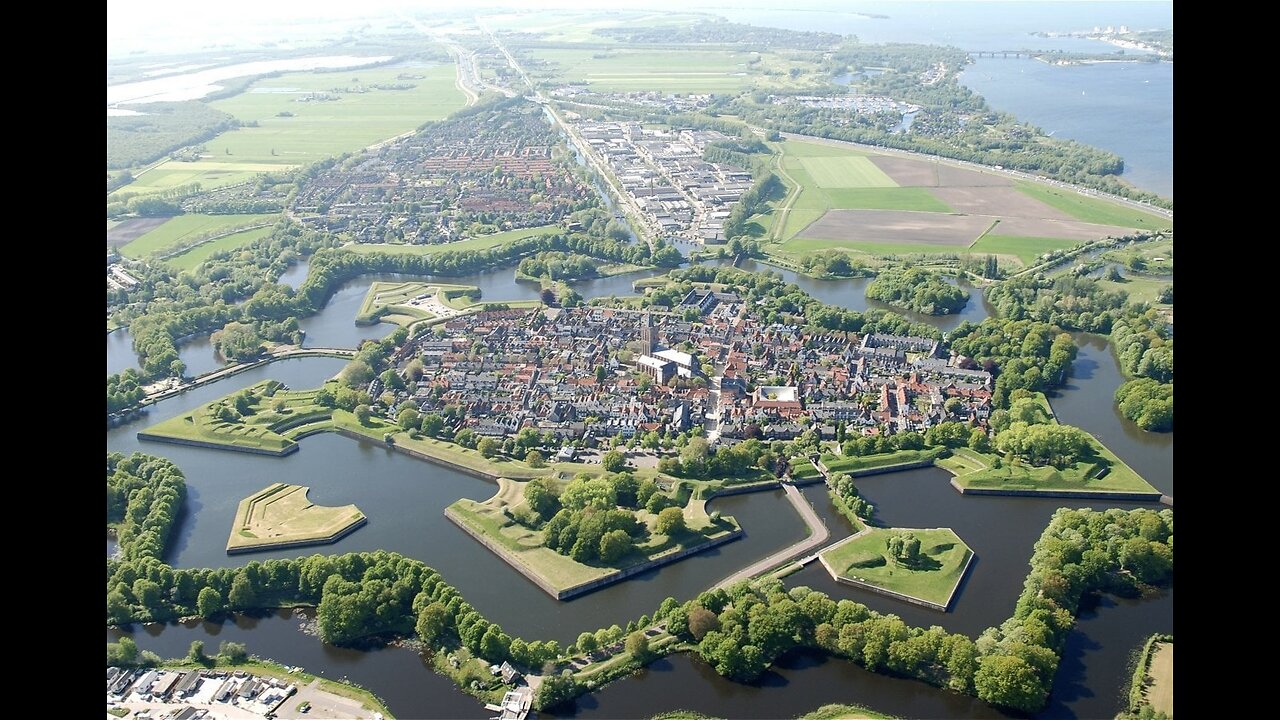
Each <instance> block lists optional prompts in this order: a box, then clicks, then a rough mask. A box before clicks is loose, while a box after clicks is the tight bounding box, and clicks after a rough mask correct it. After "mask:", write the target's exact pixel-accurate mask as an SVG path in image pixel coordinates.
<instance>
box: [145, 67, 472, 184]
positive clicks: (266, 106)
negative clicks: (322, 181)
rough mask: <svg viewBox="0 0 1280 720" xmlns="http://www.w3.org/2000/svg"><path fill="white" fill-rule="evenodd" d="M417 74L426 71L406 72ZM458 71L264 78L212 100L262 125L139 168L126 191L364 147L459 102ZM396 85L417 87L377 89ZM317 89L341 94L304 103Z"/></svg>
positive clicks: (223, 180) (249, 173)
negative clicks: (199, 152) (197, 155)
mask: <svg viewBox="0 0 1280 720" xmlns="http://www.w3.org/2000/svg"><path fill="white" fill-rule="evenodd" d="M402 75H403V76H405V77H401V76H402ZM416 75H421V76H422V77H421V78H416V77H408V76H416ZM455 77H456V72H455V70H454V66H453V65H451V64H450V65H438V66H434V67H424V68H373V69H363V70H352V71H346V70H343V71H339V72H325V73H316V72H297V73H288V74H285V75H281V76H280V77H275V78H264V79H261V80H258V81H256V82H255V83H253V84H252V85H251V86H249V88H248V89H247V90H246V91H245V92H243V93H241V94H240V95H237V96H235V97H232V98H228V99H226V100H218V101H215V102H214V103H211V105H212V106H213V107H215V108H217V109H219V110H222V111H224V112H228V113H230V114H232V115H234V116H235V117H236V118H238V119H239V120H241V121H243V122H246V123H257V126H256V127H242V128H240V129H238V130H233V131H230V132H225V133H222V134H221V135H219V136H218V137H216V138H214V139H212V140H209V141H207V142H205V143H204V146H205V148H206V150H205V154H204V156H203V157H202V159H200V160H199V161H197V162H183V161H178V160H165V161H163V162H161V163H159V164H157V165H156V166H154V167H152V168H149V169H147V170H145V171H143V172H141V173H138V174H137V175H138V177H137V179H136V180H135V181H134V182H132V183H130V184H129V185H126V186H125V187H124V188H122V189H121V191H122V192H130V193H137V194H141V195H145V194H151V193H158V192H164V191H166V190H171V189H173V188H175V187H179V186H182V185H189V184H191V183H199V184H200V186H201V188H203V189H205V190H210V189H213V188H218V187H225V186H227V185H236V184H239V183H242V182H247V181H249V180H252V179H253V178H254V177H255V176H257V175H258V174H259V173H264V172H272V171H278V170H282V169H285V168H289V167H297V166H300V165H306V164H308V163H312V162H315V161H317V160H321V159H323V158H326V157H330V156H332V155H338V154H341V153H344V152H351V151H354V150H359V149H361V148H364V147H367V146H369V145H372V144H374V143H377V142H380V141H382V140H387V139H390V138H393V137H395V136H397V135H400V134H403V133H406V132H410V131H412V130H414V129H415V128H417V127H418V126H420V125H422V123H424V122H426V121H429V120H439V119H441V118H443V117H445V116H447V115H449V114H450V113H452V112H453V111H455V110H457V109H458V108H461V107H462V106H463V102H464V97H463V95H462V93H461V92H459V91H458V90H457V88H456V87H454V80H455ZM397 84H413V85H414V86H415V87H414V88H412V89H407V90H390V89H375V88H373V87H372V86H374V85H384V86H391V85H397ZM335 90H337V91H338V92H334V91H335ZM313 93H318V94H321V95H323V94H326V93H328V94H332V95H335V96H337V97H338V99H336V100H310V101H305V102H304V101H301V98H304V97H308V96H310V95H312V94H313ZM285 113H291V114H292V115H285Z"/></svg>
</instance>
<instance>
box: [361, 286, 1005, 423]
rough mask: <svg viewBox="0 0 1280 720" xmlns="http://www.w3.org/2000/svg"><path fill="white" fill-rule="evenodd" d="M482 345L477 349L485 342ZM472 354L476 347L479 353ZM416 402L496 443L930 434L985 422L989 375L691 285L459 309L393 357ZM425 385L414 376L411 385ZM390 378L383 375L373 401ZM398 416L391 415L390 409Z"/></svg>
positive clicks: (905, 342) (920, 341)
mask: <svg viewBox="0 0 1280 720" xmlns="http://www.w3.org/2000/svg"><path fill="white" fill-rule="evenodd" d="M479 346H482V348H481V347H479ZM477 350H480V351H479V352H477ZM396 359H397V361H398V367H399V371H400V373H402V374H403V375H404V376H406V380H407V382H406V383H404V384H403V389H401V390H399V392H398V394H397V395H396V399H395V402H393V403H389V404H388V407H387V410H386V412H387V413H388V414H391V413H394V412H396V409H397V408H403V406H404V402H405V401H411V402H412V403H413V404H414V405H416V406H418V408H419V409H420V410H421V411H422V412H423V413H436V414H441V415H443V416H444V417H446V418H448V420H449V422H450V423H452V425H451V426H450V431H451V432H452V433H453V434H454V435H455V437H456V436H457V435H458V434H460V433H462V432H463V431H466V430H469V431H471V433H472V435H471V437H475V438H477V439H478V438H484V437H490V438H495V439H498V440H501V439H503V438H507V437H509V436H512V435H515V434H516V433H518V432H520V431H521V430H523V429H525V428H532V429H534V430H536V431H537V432H538V433H540V434H541V435H542V436H543V437H547V438H554V439H555V442H556V443H557V444H561V445H567V444H573V445H582V444H585V445H587V446H594V445H595V444H596V443H597V442H599V441H612V439H613V438H620V439H621V440H624V441H626V440H631V439H633V438H637V439H638V438H640V437H642V436H645V435H647V434H649V433H656V434H657V435H658V436H667V437H670V436H674V435H677V434H679V433H685V432H689V431H690V430H692V429H693V428H695V427H699V428H704V429H705V430H706V431H707V438H708V440H709V441H711V442H721V443H725V444H733V443H735V442H738V441H741V440H745V439H752V438H755V439H764V440H792V439H795V438H797V437H799V436H800V435H801V434H802V433H804V432H806V431H808V430H811V429H812V430H815V431H816V432H817V433H818V434H819V436H820V437H821V438H822V439H826V440H831V439H835V438H836V436H837V432H838V428H839V427H841V426H844V427H845V428H849V429H856V431H857V432H860V433H862V434H864V435H880V434H894V433H898V432H907V431H916V432H923V431H925V430H927V429H928V428H930V427H932V426H933V425H935V424H938V423H941V422H944V421H947V420H952V421H956V420H959V421H964V422H968V423H970V424H972V425H973V426H974V427H979V428H985V427H986V423H987V420H988V418H989V416H990V413H991V409H992V407H991V394H992V393H991V390H992V376H991V373H989V372H987V371H985V370H982V369H977V368H974V367H972V365H973V364H972V363H971V362H969V361H968V360H967V359H966V358H963V357H959V356H952V357H947V356H945V354H944V353H943V351H942V350H941V349H940V344H939V343H938V342H937V341H935V340H931V339H928V338H919V337H903V336H894V335H878V334H865V335H862V336H861V338H860V339H859V338H855V337H853V336H852V335H851V334H846V333H834V334H826V335H809V334H806V333H805V332H804V331H803V330H802V329H801V328H800V327H797V326H784V325H780V324H773V325H764V324H762V323H760V322H759V321H758V320H756V319H754V318H753V317H751V315H750V314H749V313H748V312H747V308H746V305H745V303H744V301H743V299H742V298H741V297H740V296H739V295H737V294H736V293H733V292H715V291H712V290H704V289H694V290H691V291H690V292H689V294H688V296H687V297H685V298H684V299H683V300H682V301H681V302H680V304H679V305H678V306H676V307H675V308H674V309H673V310H672V311H670V312H655V311H651V310H646V311H638V310H630V309H623V308H606V307H598V306H583V307H577V308H540V309H530V310H496V311H485V312H479V313H475V314H469V315H462V316H458V317H454V318H451V319H449V320H447V321H446V322H444V323H443V324H441V325H440V326H438V329H437V331H436V332H434V333H426V334H423V335H420V336H418V337H416V338H414V339H412V340H409V341H408V342H407V343H406V344H405V345H404V346H402V347H401V349H400V350H399V352H398V353H397V355H396ZM415 381H416V383H415ZM386 389H387V388H386V387H385V383H384V381H383V380H382V379H378V378H375V379H374V380H372V381H371V382H370V384H369V387H368V393H369V395H370V396H371V397H374V398H377V397H379V396H382V395H383V393H384V391H385V390H386ZM392 419H394V418H392Z"/></svg>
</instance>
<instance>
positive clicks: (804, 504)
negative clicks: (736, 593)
mask: <svg viewBox="0 0 1280 720" xmlns="http://www.w3.org/2000/svg"><path fill="white" fill-rule="evenodd" d="M782 491H783V492H785V493H786V494H787V500H790V501H791V505H792V506H793V507H794V508H795V509H796V512H798V513H800V517H801V518H803V519H804V522H805V524H806V525H808V526H809V537H807V538H805V539H804V540H801V541H800V542H798V543H796V544H794V545H791V546H789V547H785V548H783V549H781V550H779V551H778V552H776V553H774V554H772V555H770V556H769V557H767V558H765V559H763V560H760V561H757V562H754V563H752V564H751V565H748V566H747V567H745V568H743V569H741V570H739V571H738V572H736V573H734V574H732V575H730V576H729V577H727V578H725V579H724V580H721V581H720V582H718V583H716V584H715V587H718V588H723V587H729V586H730V585H732V584H734V583H736V582H738V581H739V580H746V579H748V578H753V577H755V576H757V575H761V574H763V573H766V572H768V571H770V570H772V569H774V568H776V567H778V566H779V565H782V564H784V563H786V562H787V561H789V560H791V559H792V558H795V557H797V556H800V555H803V554H805V553H806V552H808V551H809V550H812V549H814V548H816V547H818V546H819V545H822V543H824V542H826V541H827V538H829V537H831V531H830V530H828V529H827V526H826V525H824V524H823V523H822V520H821V519H819V518H818V513H816V512H814V509H813V506H812V505H810V504H809V502H808V501H807V500H805V499H804V495H801V494H800V491H799V490H797V489H796V487H795V486H794V485H783V486H782Z"/></svg>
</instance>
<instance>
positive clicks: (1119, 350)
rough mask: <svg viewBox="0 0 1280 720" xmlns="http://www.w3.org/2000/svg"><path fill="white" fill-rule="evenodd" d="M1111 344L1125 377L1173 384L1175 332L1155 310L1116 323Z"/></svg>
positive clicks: (1132, 315) (1136, 314)
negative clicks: (1113, 346) (1143, 378)
mask: <svg viewBox="0 0 1280 720" xmlns="http://www.w3.org/2000/svg"><path fill="white" fill-rule="evenodd" d="M1111 342H1112V343H1114V345H1115V352H1116V357H1117V358H1119V360H1120V367H1121V369H1122V370H1124V372H1125V374H1127V375H1130V376H1137V377H1146V378H1151V379H1152V380H1155V381H1157V382H1161V383H1172V382H1173V332H1172V328H1171V327H1170V325H1169V322H1168V321H1167V320H1166V319H1165V318H1164V316H1162V315H1161V314H1160V313H1159V312H1158V311H1156V310H1148V311H1146V312H1144V313H1140V314H1139V313H1134V314H1131V315H1128V316H1126V317H1124V318H1121V319H1119V320H1117V321H1116V323H1115V325H1114V326H1113V327H1112V328H1111Z"/></svg>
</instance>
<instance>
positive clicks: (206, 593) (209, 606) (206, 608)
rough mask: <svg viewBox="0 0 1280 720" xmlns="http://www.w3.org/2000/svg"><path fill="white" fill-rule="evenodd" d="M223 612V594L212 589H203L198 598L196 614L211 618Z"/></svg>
mask: <svg viewBox="0 0 1280 720" xmlns="http://www.w3.org/2000/svg"><path fill="white" fill-rule="evenodd" d="M221 611H222V594H221V593H219V592H218V591H217V590H214V589H213V588H211V587H208V586H206V587H203V588H201V589H200V594H199V595H198V596H197V597H196V612H198V613H200V616H201V617H203V618H211V617H213V616H214V615H216V614H218V613H219V612H221Z"/></svg>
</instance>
